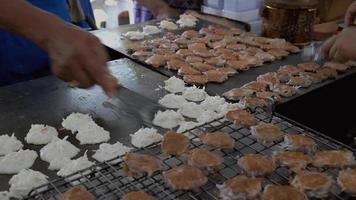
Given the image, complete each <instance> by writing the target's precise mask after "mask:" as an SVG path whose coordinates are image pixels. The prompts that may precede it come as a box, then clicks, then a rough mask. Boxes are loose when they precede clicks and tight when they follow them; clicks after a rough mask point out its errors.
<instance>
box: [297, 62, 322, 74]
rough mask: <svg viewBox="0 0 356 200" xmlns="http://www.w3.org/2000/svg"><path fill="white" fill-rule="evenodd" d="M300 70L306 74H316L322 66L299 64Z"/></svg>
mask: <svg viewBox="0 0 356 200" xmlns="http://www.w3.org/2000/svg"><path fill="white" fill-rule="evenodd" d="M298 68H299V69H301V70H303V71H305V72H316V70H317V69H319V68H320V65H319V64H318V63H300V64H298Z"/></svg>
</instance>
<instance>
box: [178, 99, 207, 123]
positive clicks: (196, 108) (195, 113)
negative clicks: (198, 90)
mask: <svg viewBox="0 0 356 200" xmlns="http://www.w3.org/2000/svg"><path fill="white" fill-rule="evenodd" d="M202 112H204V108H203V107H202V106H201V105H199V104H196V103H193V102H187V103H184V104H183V105H182V107H181V108H180V109H179V113H180V114H182V115H183V116H185V117H189V118H194V119H195V118H197V117H199V116H200V114H201V113H202Z"/></svg>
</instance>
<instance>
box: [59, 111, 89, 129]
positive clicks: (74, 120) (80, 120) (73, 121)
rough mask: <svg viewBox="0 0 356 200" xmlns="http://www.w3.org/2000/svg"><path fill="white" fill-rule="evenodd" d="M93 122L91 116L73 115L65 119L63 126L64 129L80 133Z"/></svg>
mask: <svg viewBox="0 0 356 200" xmlns="http://www.w3.org/2000/svg"><path fill="white" fill-rule="evenodd" d="M92 122H93V119H92V118H91V116H90V115H89V114H82V113H72V114H70V115H68V116H67V117H66V118H65V119H63V121H62V126H63V128H65V129H67V130H70V131H72V132H73V133H75V132H78V131H79V129H80V128H81V127H82V126H83V125H85V124H88V123H92Z"/></svg>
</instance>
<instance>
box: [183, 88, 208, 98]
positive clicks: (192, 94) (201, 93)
mask: <svg viewBox="0 0 356 200" xmlns="http://www.w3.org/2000/svg"><path fill="white" fill-rule="evenodd" d="M207 96H208V94H207V93H206V92H205V88H203V89H199V88H197V87H196V86H195V85H194V86H192V87H187V88H186V89H185V90H184V91H183V97H184V98H185V99H186V100H188V101H204V100H205V98H206V97H207Z"/></svg>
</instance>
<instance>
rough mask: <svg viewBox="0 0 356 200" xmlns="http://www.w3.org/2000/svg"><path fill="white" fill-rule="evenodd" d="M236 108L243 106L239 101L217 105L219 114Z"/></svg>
mask: <svg viewBox="0 0 356 200" xmlns="http://www.w3.org/2000/svg"><path fill="white" fill-rule="evenodd" d="M238 108H243V105H241V104H240V103H224V104H222V105H221V106H220V107H219V109H218V110H219V111H218V113H219V114H221V115H225V114H226V113H228V112H229V111H232V110H236V109H238Z"/></svg>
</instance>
